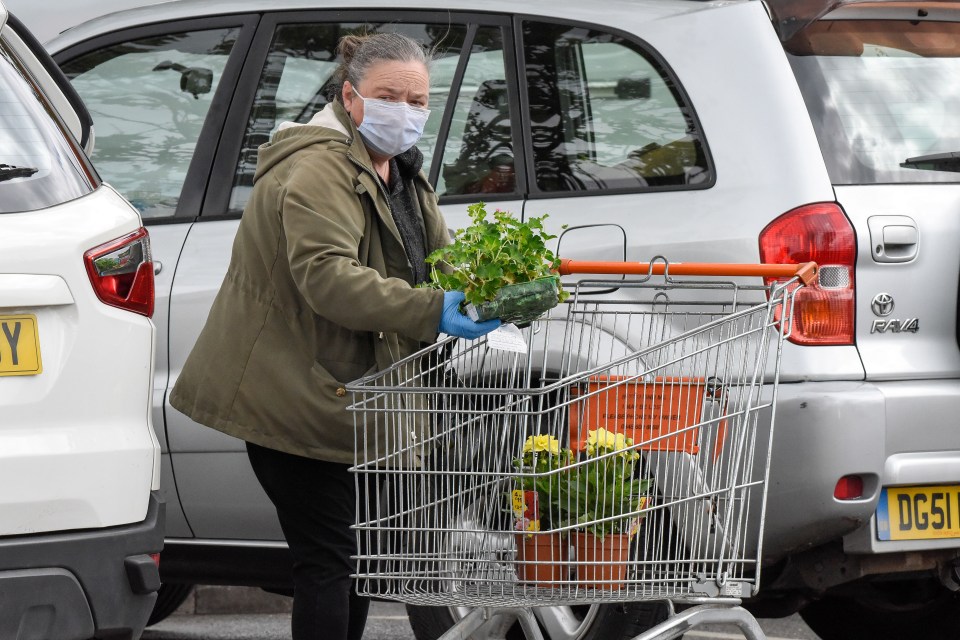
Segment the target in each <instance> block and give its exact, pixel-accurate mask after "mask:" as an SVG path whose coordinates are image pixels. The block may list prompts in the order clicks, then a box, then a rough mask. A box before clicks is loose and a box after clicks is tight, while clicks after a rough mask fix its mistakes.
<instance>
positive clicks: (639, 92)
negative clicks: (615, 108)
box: [613, 75, 650, 100]
mask: <svg viewBox="0 0 960 640" xmlns="http://www.w3.org/2000/svg"><path fill="white" fill-rule="evenodd" d="M613 92H614V94H615V95H616V96H617V97H618V98H620V99H621V100H646V99H648V98H650V78H647V77H645V76H635V75H631V76H627V77H626V78H620V79H619V80H617V86H616V87H615V88H614V90H613Z"/></svg>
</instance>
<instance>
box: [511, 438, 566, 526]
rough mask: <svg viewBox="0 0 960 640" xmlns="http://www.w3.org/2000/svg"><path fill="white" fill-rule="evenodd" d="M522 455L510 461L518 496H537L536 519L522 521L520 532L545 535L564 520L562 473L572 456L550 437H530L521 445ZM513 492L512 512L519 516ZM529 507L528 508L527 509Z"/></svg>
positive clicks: (564, 489) (563, 482) (564, 478)
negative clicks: (534, 494) (514, 473)
mask: <svg viewBox="0 0 960 640" xmlns="http://www.w3.org/2000/svg"><path fill="white" fill-rule="evenodd" d="M521 453H522V455H521V457H520V458H519V459H516V460H514V461H513V464H514V466H516V467H517V469H518V471H519V472H520V474H521V475H519V476H518V481H517V485H518V487H517V489H518V491H519V492H521V493H522V492H524V491H533V492H536V495H537V506H538V511H539V517H538V518H530V517H528V518H526V519H525V520H524V521H523V526H522V528H523V529H524V530H526V531H549V530H550V529H553V528H555V527H557V526H560V524H561V522H562V521H563V520H565V518H564V509H563V507H565V506H566V504H565V503H564V502H563V498H562V496H565V495H566V493H567V491H566V485H567V483H568V482H569V478H568V474H567V473H566V472H565V471H564V470H565V469H568V468H569V467H570V464H571V463H572V462H573V452H572V451H570V449H566V448H563V447H561V446H560V441H559V440H558V439H557V438H555V437H553V436H550V435H534V436H530V437H529V438H527V439H526V441H525V442H524V443H523V449H522V451H521ZM520 500H521V503H519V504H518V502H517V496H516V492H515V494H514V505H515V506H514V511H515V512H517V515H518V516H519V515H520V514H519V511H523V509H518V508H517V507H518V506H520V505H521V504H522V500H523V497H522V496H521V497H520ZM527 506H529V505H527Z"/></svg>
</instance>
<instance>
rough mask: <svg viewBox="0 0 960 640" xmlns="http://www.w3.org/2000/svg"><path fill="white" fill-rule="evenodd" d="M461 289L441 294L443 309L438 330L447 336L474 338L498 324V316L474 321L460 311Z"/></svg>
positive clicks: (485, 333)
mask: <svg viewBox="0 0 960 640" xmlns="http://www.w3.org/2000/svg"><path fill="white" fill-rule="evenodd" d="M463 298H464V295H463V291H446V292H444V294H443V311H442V312H441V313H440V326H439V327H438V331H439V332H440V333H445V334H447V335H449V336H456V337H458V338H467V339H468V340H475V339H476V338H479V337H480V336H485V335H487V334H488V333H490V332H491V331H493V330H494V329H496V328H497V327H499V326H500V320H499V318H495V319H493V320H484V321H483V322H474V321H473V320H471V319H470V318H468V317H467V316H465V315H463V313H462V312H461V311H460V303H461V302H463Z"/></svg>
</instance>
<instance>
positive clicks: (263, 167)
mask: <svg viewBox="0 0 960 640" xmlns="http://www.w3.org/2000/svg"><path fill="white" fill-rule="evenodd" d="M355 137H356V128H355V127H354V126H353V122H352V121H351V120H350V117H349V116H348V115H347V112H346V111H345V110H344V108H343V107H342V106H341V105H340V103H338V102H336V101H334V102H330V103H327V105H326V106H325V107H324V108H323V109H322V110H321V111H319V112H318V113H317V114H316V115H314V116H313V117H312V118H311V119H310V121H309V122H307V123H304V124H299V123H296V122H283V123H281V124H280V126H279V127H278V128H277V132H276V133H275V134H274V135H273V138H272V139H271V140H270V142H267V143H265V144H262V145H260V148H259V149H258V151H257V171H256V173H255V174H254V177H253V179H254V182H256V181H257V180H259V179H260V176H262V175H263V174H264V173H266V172H267V171H269V170H270V169H271V168H273V167H274V166H275V165H276V164H278V163H279V162H281V161H283V160H284V159H285V158H287V157H289V156H290V155H292V154H294V153H296V152H297V151H300V150H301V149H304V148H306V147H309V146H311V145H315V144H331V143H332V144H338V145H344V146H345V147H350V146H351V145H352V144H353V139H354V138H355Z"/></svg>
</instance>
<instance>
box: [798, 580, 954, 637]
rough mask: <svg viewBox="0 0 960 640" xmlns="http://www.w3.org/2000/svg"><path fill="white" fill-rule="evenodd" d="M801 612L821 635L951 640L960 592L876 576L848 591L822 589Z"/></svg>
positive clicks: (928, 582)
mask: <svg viewBox="0 0 960 640" xmlns="http://www.w3.org/2000/svg"><path fill="white" fill-rule="evenodd" d="M800 617H801V618H803V620H804V622H806V623H807V625H808V626H809V627H810V629H812V630H813V632H814V633H816V634H817V635H818V636H819V637H820V638H821V639H822V640H873V639H874V638H919V637H922V638H924V640H956V638H957V633H958V631H957V630H958V629H960V593H958V592H955V591H950V590H948V589H946V588H945V587H943V586H942V585H940V583H939V582H937V581H935V580H900V581H896V582H887V583H881V582H878V583H874V584H872V585H868V586H867V587H866V589H865V590H864V591H862V592H861V593H858V594H857V595H856V596H853V597H847V596H840V595H827V596H825V597H823V598H821V599H820V600H817V601H815V602H812V603H810V604H808V605H807V606H806V607H804V608H803V609H801V610H800Z"/></svg>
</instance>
